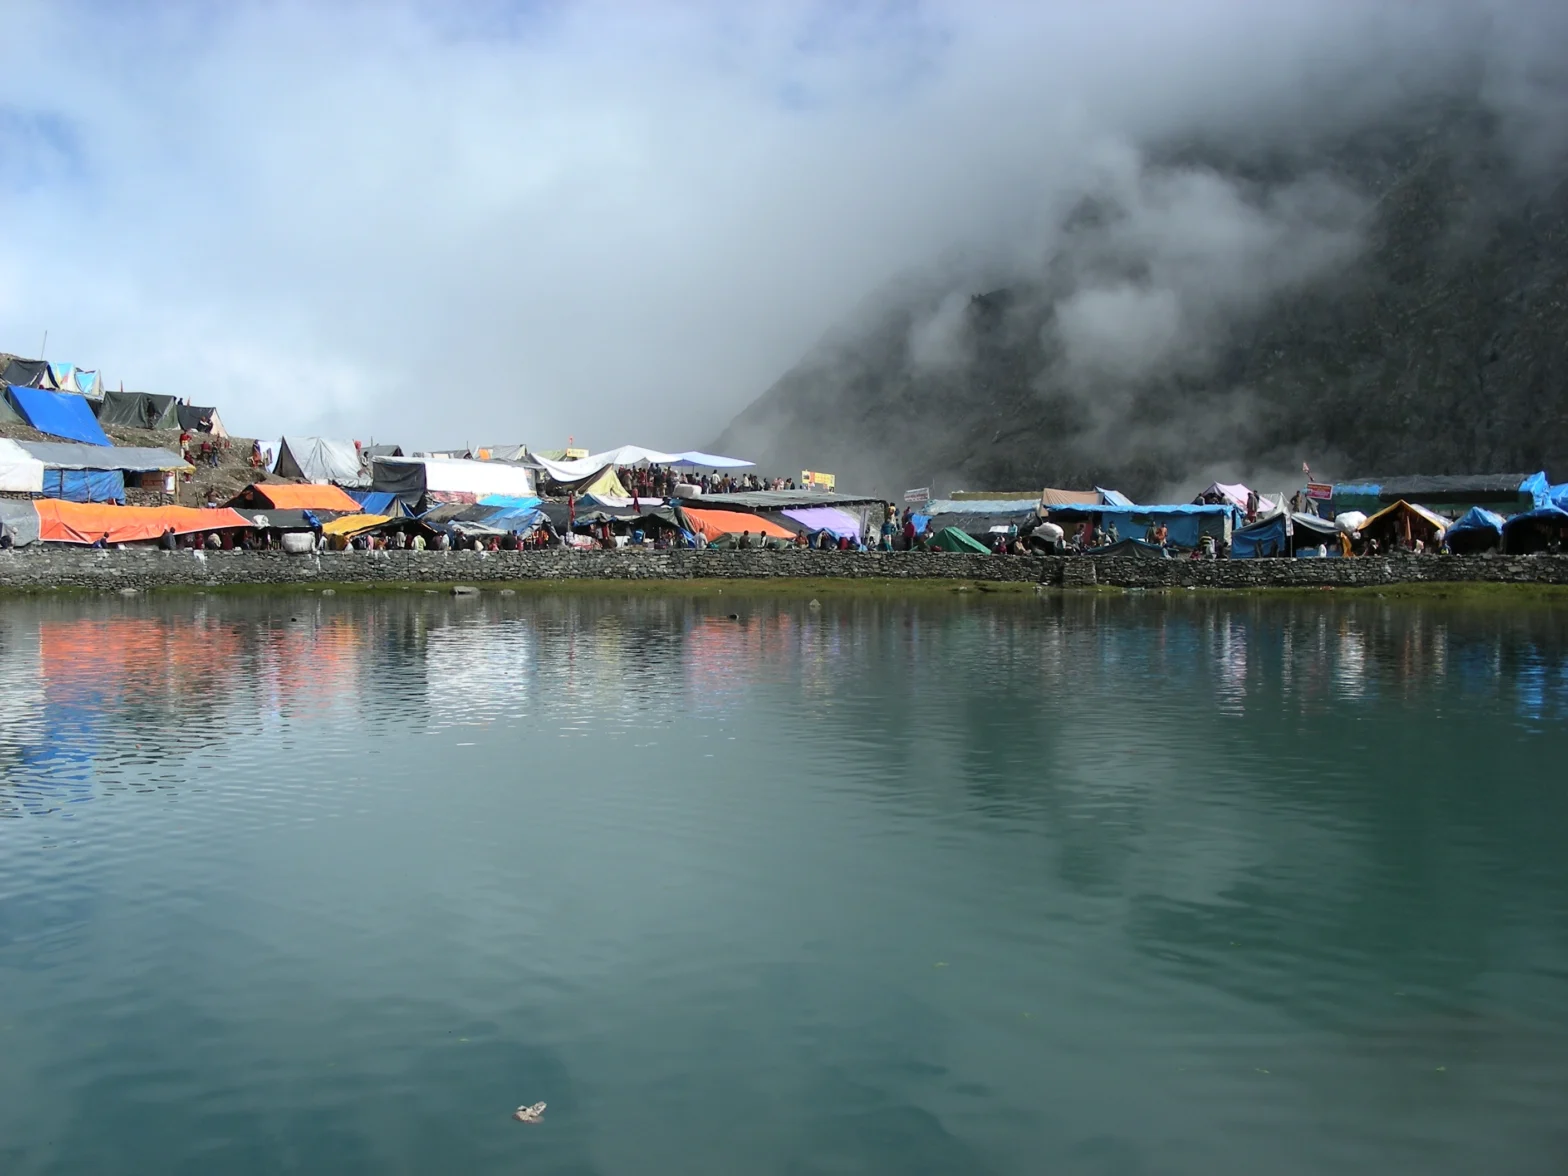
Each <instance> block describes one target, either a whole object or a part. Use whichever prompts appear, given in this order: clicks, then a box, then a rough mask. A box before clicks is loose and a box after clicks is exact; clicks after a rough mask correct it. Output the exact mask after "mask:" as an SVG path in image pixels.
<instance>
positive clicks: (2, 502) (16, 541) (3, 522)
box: [0, 498, 38, 547]
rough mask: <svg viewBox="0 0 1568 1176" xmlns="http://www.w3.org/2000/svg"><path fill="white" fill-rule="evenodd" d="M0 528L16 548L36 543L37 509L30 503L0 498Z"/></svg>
mask: <svg viewBox="0 0 1568 1176" xmlns="http://www.w3.org/2000/svg"><path fill="white" fill-rule="evenodd" d="M0 527H3V528H4V529H5V531H6V533H7V534H8V535H10V536H11V543H12V545H13V546H16V547H26V546H27V545H28V544H29V543H37V542H38V508H37V507H36V506H34V505H33V504H32V503H31V502H22V501H18V500H17V499H15V498H0Z"/></svg>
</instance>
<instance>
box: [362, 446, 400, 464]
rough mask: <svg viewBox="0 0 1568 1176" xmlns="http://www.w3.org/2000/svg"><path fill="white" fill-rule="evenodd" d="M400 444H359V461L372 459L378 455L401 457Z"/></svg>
mask: <svg viewBox="0 0 1568 1176" xmlns="http://www.w3.org/2000/svg"><path fill="white" fill-rule="evenodd" d="M402 456H403V447H402V446H401V445H361V446H360V447H359V457H360V460H361V461H374V460H375V459H376V458H378V457H402Z"/></svg>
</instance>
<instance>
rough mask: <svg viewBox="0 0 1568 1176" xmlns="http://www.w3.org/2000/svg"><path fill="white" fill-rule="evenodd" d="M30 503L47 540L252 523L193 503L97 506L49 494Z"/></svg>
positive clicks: (136, 536) (139, 536)
mask: <svg viewBox="0 0 1568 1176" xmlns="http://www.w3.org/2000/svg"><path fill="white" fill-rule="evenodd" d="M33 506H34V507H35V508H36V509H37V511H38V528H39V537H40V538H41V539H43V540H44V542H46V543H94V542H96V541H97V540H98V539H100V538H102V537H104V536H107V537H108V540H109V542H110V543H137V542H146V541H147V540H151V539H157V538H159V537H160V536H161V535H162V534H163V533H164V531H165V530H169V529H171V528H172V529H173V531H174V533H175V534H176V535H186V534H190V533H192V532H194V531H227V530H231V529H243V528H249V527H250V526H251V523H250V520H249V519H247V518H245V517H244V516H243V515H241V514H238V513H237V512H235V511H232V510H213V509H210V508H201V507H193V506H99V505H94V504H88V503H81V502H59V501H56V500H55V499H52V498H41V499H38V500H37V501H36V502H34V503H33Z"/></svg>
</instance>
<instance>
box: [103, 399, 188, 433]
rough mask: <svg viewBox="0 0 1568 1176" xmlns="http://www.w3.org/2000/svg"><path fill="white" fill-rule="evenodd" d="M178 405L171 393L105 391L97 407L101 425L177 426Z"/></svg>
mask: <svg viewBox="0 0 1568 1176" xmlns="http://www.w3.org/2000/svg"><path fill="white" fill-rule="evenodd" d="M178 407H179V405H178V402H177V401H176V400H175V399H174V397H172V396H154V395H153V394H152V393H150V392H105V393H104V395H103V403H102V404H101V405H99V407H98V423H99V424H100V425H117V426H119V427H120V428H123V429H178V428H179V427H180V419H179V414H178V412H177V411H176V410H177V409H178Z"/></svg>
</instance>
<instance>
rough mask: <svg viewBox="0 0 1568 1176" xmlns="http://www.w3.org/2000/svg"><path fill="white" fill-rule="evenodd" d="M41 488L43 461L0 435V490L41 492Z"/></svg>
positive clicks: (42, 484) (26, 492) (42, 482)
mask: <svg viewBox="0 0 1568 1176" xmlns="http://www.w3.org/2000/svg"><path fill="white" fill-rule="evenodd" d="M43 489H44V463H43V462H41V461H39V460H38V459H37V458H36V457H34V456H33V455H32V454H30V453H28V452H27V450H25V449H23V448H22V447H21V446H20V445H18V444H17V443H16V442H15V441H12V440H10V439H9V438H6V437H0V490H13V491H16V492H18V493H22V494H41V493H43Z"/></svg>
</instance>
